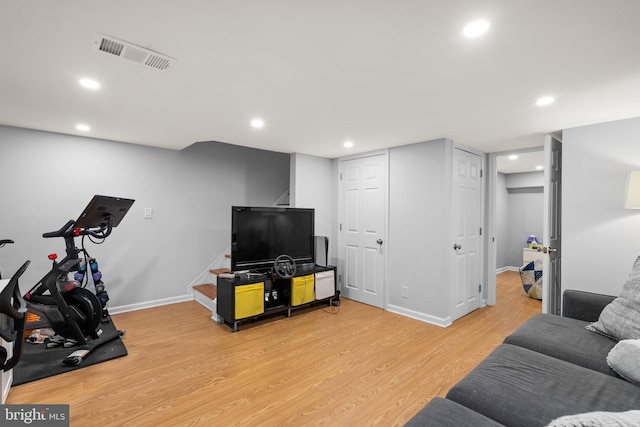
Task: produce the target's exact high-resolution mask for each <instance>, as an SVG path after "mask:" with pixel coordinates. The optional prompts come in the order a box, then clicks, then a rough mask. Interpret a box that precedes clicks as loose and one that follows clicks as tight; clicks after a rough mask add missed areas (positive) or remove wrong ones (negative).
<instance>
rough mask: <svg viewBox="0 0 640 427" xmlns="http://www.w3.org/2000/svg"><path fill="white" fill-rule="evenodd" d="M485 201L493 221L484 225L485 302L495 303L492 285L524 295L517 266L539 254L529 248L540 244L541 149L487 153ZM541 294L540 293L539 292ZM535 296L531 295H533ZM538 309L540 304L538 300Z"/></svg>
mask: <svg viewBox="0 0 640 427" xmlns="http://www.w3.org/2000/svg"><path fill="white" fill-rule="evenodd" d="M490 163H491V164H492V166H493V167H489V172H490V174H489V180H488V182H489V185H490V187H491V188H490V189H489V193H490V194H491V195H492V196H491V197H490V200H489V206H490V209H492V215H489V216H490V217H492V218H493V221H490V222H491V224H488V225H489V227H488V231H489V233H490V234H489V236H492V237H491V238H490V239H488V243H487V244H488V248H487V249H488V251H487V254H488V257H489V263H488V266H489V268H488V271H487V276H488V277H487V284H488V293H487V303H488V304H490V305H493V304H496V287H498V288H500V287H501V286H510V287H513V286H518V287H519V288H520V292H521V293H522V296H523V297H527V293H526V292H525V290H524V288H523V286H522V282H521V280H520V273H519V269H520V268H521V267H522V266H523V265H526V264H528V263H529V262H530V261H534V260H536V259H540V260H541V259H542V253H541V252H538V251H537V250H535V249H532V248H530V247H529V245H530V243H531V241H532V240H534V239H535V242H537V243H539V244H542V243H543V242H542V236H543V224H544V200H545V193H544V191H545V190H544V189H545V184H544V148H543V147H538V148H533V149H525V150H514V151H510V152H502V153H494V154H492V155H490ZM540 294H541V292H540ZM533 296H534V297H535V295H533ZM540 307H541V308H542V304H541V303H540Z"/></svg>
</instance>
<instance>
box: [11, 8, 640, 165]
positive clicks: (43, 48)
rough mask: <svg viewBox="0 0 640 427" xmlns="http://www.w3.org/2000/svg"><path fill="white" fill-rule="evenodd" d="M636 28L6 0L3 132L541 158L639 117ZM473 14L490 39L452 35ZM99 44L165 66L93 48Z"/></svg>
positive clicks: (620, 14) (462, 12) (525, 17)
mask: <svg viewBox="0 0 640 427" xmlns="http://www.w3.org/2000/svg"><path fill="white" fill-rule="evenodd" d="M638 16H640V1H638V0H611V1H603V0H563V1H558V0H528V1H527V0H519V1H513V0H404V1H390V0H386V1H382V0H352V1H347V0H342V1H337V0H325V1H311V0H272V1H264V0H244V1H216V0H190V1H189V2H178V1H158V0H136V1H124V0H111V1H109V2H107V3H105V2H98V1H93V0H91V1H90V0H63V1H57V2H53V1H44V0H40V1H35V0H34V1H14V2H6V1H5V2H2V5H0V39H2V40H3V43H2V44H0V57H1V58H2V64H3V66H2V67H0V94H1V96H0V124H5V125H11V126H17V127H25V128H32V129H38V130H46V131H52V132H59V133H64V134H77V135H83V136H89V137H94V138H101V139H108V140H115V141H122V142H127V143H134V144H143V145H150V146H157V147H164V148H172V149H182V148H184V147H187V146H189V145H191V144H193V143H195V142H199V141H220V142H225V143H230V144H236V145H242V146H248V147H255V148H261V149H267V150H273V151H279V152H285V153H292V152H298V153H305V154H310V155H317V156H322V157H328V158H335V157H340V156H344V155H349V154H355V153H360V152H366V151H371V150H376V149H380V148H386V147H393V146H398V145H405V144H410V143H415V142H421V141H427V140H432V139H436V138H443V137H445V138H450V139H452V140H454V141H456V142H458V143H461V144H465V145H468V146H470V147H474V148H477V149H479V150H482V151H485V152H496V151H504V150H508V149H515V148H524V147H533V146H540V145H542V143H543V135H544V134H546V133H549V132H555V131H559V130H561V129H566V128H570V127H576V126H582V125H587V124H591V123H599V122H605V121H611V120H618V119H623V118H630V117H636V116H640V102H639V100H640V55H638V40H640V25H638V23H637V18H638ZM479 18H482V19H485V20H487V21H489V22H490V29H489V31H488V32H487V33H486V34H485V35H484V36H482V37H478V38H475V39H468V38H466V37H464V36H463V35H462V29H463V27H464V26H465V25H466V24H467V23H468V22H469V21H471V20H475V19H479ZM96 32H98V33H102V34H105V35H108V36H111V37H113V38H116V39H119V40H122V41H126V42H129V43H131V44H134V45H137V46H139V47H141V48H146V49H150V50H152V51H155V52H158V53H160V54H163V55H166V56H168V57H171V58H173V59H175V60H176V61H175V64H173V65H172V66H171V67H169V68H168V69H167V70H164V71H161V70H157V69H155V68H151V67H147V66H144V65H141V64H139V63H136V62H134V61H131V60H126V59H122V58H119V57H117V56H114V55H112V54H108V53H105V52H101V51H99V50H98V49H97V45H96V44H95V43H94V38H95V37H96ZM85 77H89V78H93V79H95V80H97V81H98V82H99V83H100V84H101V87H100V88H99V89H98V90H88V89H86V88H84V87H81V86H80V85H79V84H78V80H79V79H81V78H85ZM544 95H552V96H554V97H555V98H556V101H555V102H554V103H553V104H551V105H549V106H546V107H539V106H537V105H536V103H535V102H536V99H537V98H538V97H540V96H544ZM254 118H261V119H262V120H264V123H265V125H264V127H263V128H262V129H255V128H252V127H251V126H250V124H249V123H250V121H251V120H252V119H254ZM77 123H84V124H87V125H88V126H90V130H88V131H85V132H81V131H78V130H76V129H75V126H76V124H77ZM346 140H351V141H352V142H353V143H354V146H353V147H352V148H350V149H347V148H345V147H343V143H344V142H345V141H346Z"/></svg>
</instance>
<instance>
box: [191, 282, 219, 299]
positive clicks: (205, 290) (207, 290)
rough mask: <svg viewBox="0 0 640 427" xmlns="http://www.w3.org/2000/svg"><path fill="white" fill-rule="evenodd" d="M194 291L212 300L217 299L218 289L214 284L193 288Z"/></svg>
mask: <svg viewBox="0 0 640 427" xmlns="http://www.w3.org/2000/svg"><path fill="white" fill-rule="evenodd" d="M193 290H194V291H198V292H200V293H201V294H203V295H205V296H206V297H208V298H210V299H211V300H214V299H216V295H217V290H218V288H217V287H216V285H214V284H211V283H207V284H204V285H196V286H194V287H193Z"/></svg>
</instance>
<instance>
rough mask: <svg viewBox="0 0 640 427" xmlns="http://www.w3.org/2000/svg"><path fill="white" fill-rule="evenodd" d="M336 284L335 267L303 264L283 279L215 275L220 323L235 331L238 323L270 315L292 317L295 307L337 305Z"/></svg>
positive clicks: (249, 275) (253, 275)
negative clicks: (322, 304)
mask: <svg viewBox="0 0 640 427" xmlns="http://www.w3.org/2000/svg"><path fill="white" fill-rule="evenodd" d="M336 286H337V284H336V267H334V266H328V267H322V266H316V265H313V266H305V268H301V269H300V271H297V272H296V274H295V275H294V276H293V277H291V278H286V279H285V278H280V277H274V276H273V275H272V274H271V273H265V274H256V273H249V274H246V273H245V274H237V275H236V276H235V277H233V278H223V277H218V291H217V298H218V300H217V304H216V307H217V314H218V317H219V319H220V323H225V324H227V325H228V326H229V327H230V328H231V331H232V332H237V331H238V326H240V325H241V324H243V323H247V322H252V321H255V320H258V319H262V318H265V317H268V316H270V315H273V314H278V313H283V314H284V315H285V316H286V317H291V311H292V310H293V309H296V308H301V307H308V306H311V305H314V304H318V303H328V304H329V305H337V304H336V303H337V302H338V301H339V298H340V297H339V293H338V292H337V288H336Z"/></svg>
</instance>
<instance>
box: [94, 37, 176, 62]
mask: <svg viewBox="0 0 640 427" xmlns="http://www.w3.org/2000/svg"><path fill="white" fill-rule="evenodd" d="M93 44H94V45H95V46H96V48H97V49H98V50H99V51H102V52H105V53H109V54H111V55H115V56H118V57H120V58H123V59H128V60H130V61H133V62H137V63H138V64H142V65H145V66H147V67H151V68H155V69H156V70H160V71H165V70H168V69H169V68H171V67H172V66H173V65H174V64H175V63H176V59H175V58H171V57H170V56H167V55H163V54H161V53H158V52H154V51H152V50H149V49H146V48H144V47H142V46H138V45H135V44H133V43H129V42H126V41H124V40H119V39H117V38H115V37H111V36H107V35H104V34H101V33H98V32H96V33H95V34H94V38H93Z"/></svg>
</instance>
